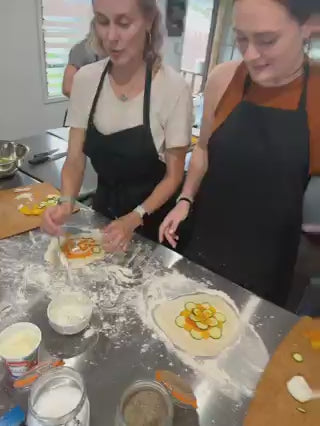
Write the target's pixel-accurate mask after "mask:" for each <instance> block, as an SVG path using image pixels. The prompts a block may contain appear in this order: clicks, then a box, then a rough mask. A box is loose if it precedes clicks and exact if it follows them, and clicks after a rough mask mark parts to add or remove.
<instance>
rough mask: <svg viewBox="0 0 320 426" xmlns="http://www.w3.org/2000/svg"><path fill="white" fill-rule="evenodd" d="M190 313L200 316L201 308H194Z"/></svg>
mask: <svg viewBox="0 0 320 426" xmlns="http://www.w3.org/2000/svg"><path fill="white" fill-rule="evenodd" d="M192 313H193V314H194V315H195V316H196V317H200V315H201V314H202V311H201V309H198V308H195V309H192Z"/></svg>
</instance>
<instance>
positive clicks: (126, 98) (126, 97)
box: [119, 93, 129, 102]
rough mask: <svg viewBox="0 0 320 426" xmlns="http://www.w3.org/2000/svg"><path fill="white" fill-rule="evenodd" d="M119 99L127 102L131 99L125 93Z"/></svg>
mask: <svg viewBox="0 0 320 426" xmlns="http://www.w3.org/2000/svg"><path fill="white" fill-rule="evenodd" d="M119 99H120V101H122V102H127V101H128V100H129V98H128V96H126V95H125V94H124V93H123V94H122V95H120V98H119Z"/></svg>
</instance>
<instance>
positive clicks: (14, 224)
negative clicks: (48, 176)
mask: <svg viewBox="0 0 320 426" xmlns="http://www.w3.org/2000/svg"><path fill="white" fill-rule="evenodd" d="M21 188H30V191H26V192H31V193H32V195H33V201H32V203H31V204H32V205H33V204H37V203H40V202H41V201H43V200H45V198H46V197H47V195H49V194H57V195H60V193H59V191H58V190H57V189H56V188H54V187H53V186H52V185H50V184H49V183H39V184H35V185H28V186H24V187H21ZM19 194H21V192H14V189H5V190H2V191H0V239H3V238H7V237H11V236H13V235H18V234H22V233H23V232H26V231H30V230H32V229H36V228H38V227H39V226H40V224H41V216H25V215H24V214H22V213H20V212H19V211H18V206H19V205H21V204H26V203H27V202H28V204H29V201H28V200H27V199H20V200H16V197H17V196H18V195H19Z"/></svg>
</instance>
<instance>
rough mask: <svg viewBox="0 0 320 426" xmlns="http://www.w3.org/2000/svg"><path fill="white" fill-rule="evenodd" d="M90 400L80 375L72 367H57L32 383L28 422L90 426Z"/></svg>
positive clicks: (33, 424)
mask: <svg viewBox="0 0 320 426" xmlns="http://www.w3.org/2000/svg"><path fill="white" fill-rule="evenodd" d="M89 423H90V404H89V400H88V397H87V392H86V388H85V385H84V382H83V379H82V376H81V375H80V374H79V373H78V372H77V371H75V370H74V369H72V368H69V367H58V368H55V369H53V370H51V371H49V372H47V373H45V374H43V376H41V377H40V378H39V379H38V380H37V381H36V382H35V383H34V384H33V386H32V388H31V392H30V396H29V403H28V417H27V425H28V426H60V425H66V426H75V425H78V426H89Z"/></svg>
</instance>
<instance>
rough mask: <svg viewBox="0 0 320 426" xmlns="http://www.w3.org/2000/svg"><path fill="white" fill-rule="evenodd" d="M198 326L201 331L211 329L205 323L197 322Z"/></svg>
mask: <svg viewBox="0 0 320 426" xmlns="http://www.w3.org/2000/svg"><path fill="white" fill-rule="evenodd" d="M196 326H197V327H198V328H200V330H207V329H208V328H209V326H208V325H207V324H204V323H203V322H200V321H198V322H196Z"/></svg>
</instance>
